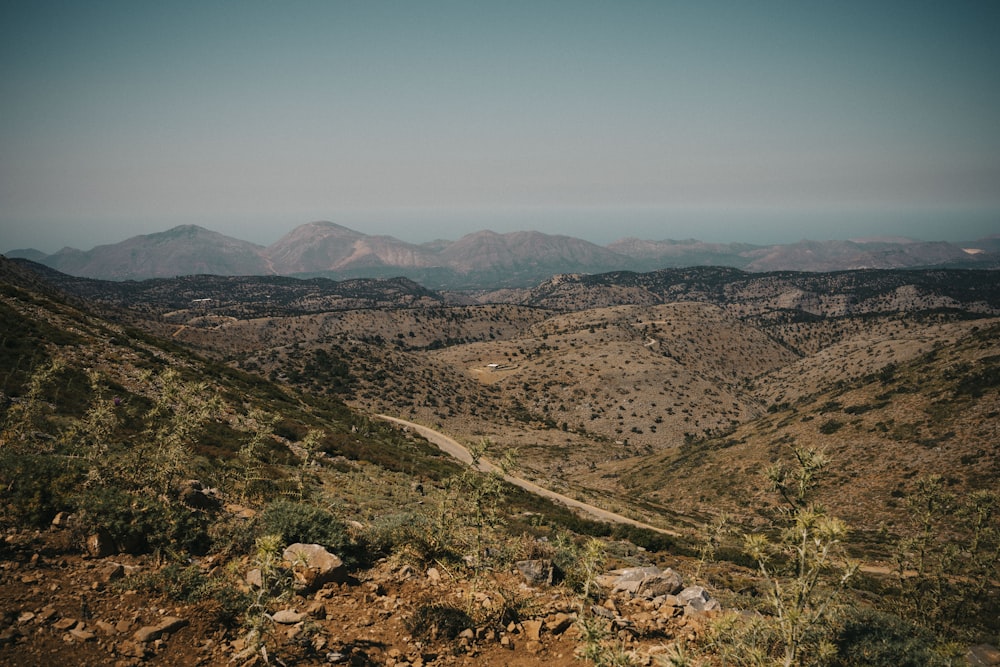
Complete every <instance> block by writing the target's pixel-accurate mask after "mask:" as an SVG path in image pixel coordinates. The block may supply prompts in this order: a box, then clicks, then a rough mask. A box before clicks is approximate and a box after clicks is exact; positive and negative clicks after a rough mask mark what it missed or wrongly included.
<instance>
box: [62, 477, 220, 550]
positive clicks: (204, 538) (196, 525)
mask: <svg viewBox="0 0 1000 667" xmlns="http://www.w3.org/2000/svg"><path fill="white" fill-rule="evenodd" d="M79 506H80V510H81V517H80V518H81V520H82V522H83V526H84V528H85V529H87V530H89V531H98V530H106V531H107V532H108V534H109V535H110V536H111V539H112V540H113V541H114V543H115V545H116V546H117V547H118V549H119V550H120V551H124V552H126V553H148V552H151V551H158V552H162V551H175V552H188V553H192V554H203V553H206V552H207V550H208V546H209V544H210V539H209V537H208V525H209V517H208V515H207V514H206V513H205V512H202V511H199V510H193V509H191V508H189V507H187V506H186V505H182V504H181V503H179V502H171V501H167V500H163V499H162V498H161V497H158V496H154V495H152V494H150V493H148V492H142V491H139V492H135V493H131V492H128V491H123V490H121V489H116V488H114V487H100V488H96V489H90V490H88V491H86V492H85V493H84V494H83V495H82V496H81V497H80V505H79Z"/></svg>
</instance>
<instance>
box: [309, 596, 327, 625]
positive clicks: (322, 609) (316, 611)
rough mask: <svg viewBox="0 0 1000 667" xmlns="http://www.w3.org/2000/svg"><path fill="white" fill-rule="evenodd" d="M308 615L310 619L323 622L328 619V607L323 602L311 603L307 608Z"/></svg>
mask: <svg viewBox="0 0 1000 667" xmlns="http://www.w3.org/2000/svg"><path fill="white" fill-rule="evenodd" d="M306 615H308V616H309V618H314V619H316V620H317V621H322V620H323V619H325V618H326V605H324V604H323V603H322V602H316V601H314V602H311V603H310V604H309V606H308V607H306Z"/></svg>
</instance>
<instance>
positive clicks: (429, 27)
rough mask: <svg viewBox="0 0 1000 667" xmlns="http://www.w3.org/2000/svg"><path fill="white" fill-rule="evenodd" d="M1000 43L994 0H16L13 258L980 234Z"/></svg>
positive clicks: (0, 164) (4, 126) (1, 163)
mask: <svg viewBox="0 0 1000 667" xmlns="http://www.w3.org/2000/svg"><path fill="white" fill-rule="evenodd" d="M998 35H1000V3H998V2H996V0H987V1H984V2H961V1H954V2H943V1H935V2H924V1H922V0H904V1H899V2H879V1H878V0H866V1H861V2H853V1H850V0H846V1H839V2H830V1H829V0H823V1H815V2H813V1H810V0H788V1H784V2H777V1H775V2H769V1H752V0H737V1H733V2H711V1H702V0H699V1H697V2H696V1H694V0H692V1H687V0H685V1H683V2H680V1H678V2H671V1H669V0H659V1H648V2H639V1H635V2H629V1H622V0H618V1H614V2H612V1H610V0H603V1H600V2H588V1H587V0H572V1H570V0H567V1H565V2H547V1H545V0H529V1H524V2H521V1H519V0H496V1H494V2H477V1H475V0H458V1H455V2H438V1H433V0H430V1H420V0H401V1H399V2H380V1H378V0H358V1H357V2H346V1H337V0H324V1H316V2H296V1H294V0H290V1H283V2H277V1H274V0H262V1H255V0H238V1H237V0H233V1H231V2H213V1H211V0H199V1H196V2H181V1H177V0H170V1H167V2H162V1H161V2H154V1H151V0H150V1H145V0H123V1H122V2H103V1H101V0H90V1H86V2H83V1H79V0H72V1H66V2H51V1H49V0H25V1H24V2H12V1H10V0H0V250H9V249H13V248H22V247H35V248H38V249H40V250H43V251H45V252H54V251H55V250H57V249H59V248H60V247H62V246H64V245H69V246H73V247H77V248H81V249H88V248H91V247H93V246H94V245H98V244H104V243H113V242H117V241H121V240H124V239H125V238H127V237H130V236H134V235H136V234H146V233H152V232H156V231H163V230H165V229H168V228H170V227H173V226H175V225H178V224H188V223H194V224H199V225H202V226H204V227H208V228H209V229H213V230H216V231H219V232H222V233H224V234H229V235H232V236H236V237H239V238H243V239H246V240H250V241H254V242H257V243H261V244H269V243H272V242H274V241H275V240H277V239H278V238H279V237H280V236H282V235H283V234H285V233H286V232H288V231H290V230H291V229H292V228H293V227H295V226H296V225H299V224H301V223H304V222H309V221H312V220H321V219H322V220H332V221H334V222H337V223H340V224H343V225H346V226H348V227H351V228H353V229H357V230H358V231H362V232H365V233H369V234H392V235H395V236H398V237H399V238H402V239H404V240H407V241H427V240H431V239H434V238H457V237H459V236H461V235H462V234H464V233H468V232H471V231H476V230H479V229H484V228H490V229H493V230H495V231H498V232H503V231H512V230H516V229H538V230H539V231H544V232H548V233H564V234H571V235H574V236H579V237H582V238H586V239H589V240H592V241H596V242H600V243H606V242H609V241H612V240H615V239H617V238H621V237H624V236H639V237H642V238H649V239H665V238H688V237H695V238H700V239H703V240H713V241H751V242H754V241H756V242H791V241H796V240H799V239H802V238H811V239H834V238H851V237H856V236H873V235H909V236H912V237H916V238H922V239H926V240H942V239H943V240H966V239H974V238H978V237H981V236H985V235H987V234H993V233H998V232H1000V38H998Z"/></svg>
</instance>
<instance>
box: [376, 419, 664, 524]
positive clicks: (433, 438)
mask: <svg viewBox="0 0 1000 667" xmlns="http://www.w3.org/2000/svg"><path fill="white" fill-rule="evenodd" d="M376 417H378V418H379V419H384V420H386V421H390V422H393V423H394V424H400V425H401V426H406V427H407V428H410V429H413V430H414V431H416V432H417V433H419V434H420V435H422V436H423V437H425V438H427V440H428V441H429V442H431V443H433V444H435V445H436V446H437V447H438V449H440V450H441V451H443V452H444V453H446V454H448V455H449V456H452V457H454V458H456V459H458V460H459V461H462V462H463V463H465V464H467V465H471V464H472V454H470V453H469V450H468V449H466V448H465V446H463V445H462V444H461V443H460V442H458V441H457V440H455V439H454V438H450V437H448V436H447V435H445V434H444V433H441V432H440V431H435V430H434V429H432V428H428V427H426V426H422V425H420V424H417V423H415V422H411V421H407V420H405V419H399V418H398V417H390V416H388V415H376ZM479 469H480V470H481V471H483V472H497V473H501V471H500V469H499V468H498V467H497V466H495V465H493V464H492V463H490V462H489V461H486V460H485V459H481V460H480V461H479ZM501 474H502V473H501ZM503 478H504V479H505V480H506V481H508V482H510V483H511V484H514V485H515V486H519V487H521V488H522V489H524V490H525V491H530V492H531V493H534V494H535V495H538V496H542V497H543V498H549V499H550V500H555V501H556V502H559V503H562V504H563V505H566V506H567V507H572V508H573V509H576V510H580V511H581V512H583V513H585V514H588V515H590V516H591V517H593V518H595V519H598V520H600V521H607V522H610V523H624V524H629V525H631V526H637V527H639V528H645V529H647V530H654V531H656V532H658V533H663V534H664V535H672V536H673V537H680V533H676V532H674V531H672V530H666V529H664V528H657V527H656V526H651V525H649V524H648V523H643V522H641V521H636V520H635V519H630V518H628V517H627V516H622V515H621V514H615V513H614V512H609V511H608V510H604V509H601V508H600V507H595V506H594V505H590V504H588V503H584V502H581V501H579V500H576V499H575V498H570V497H569V496H564V495H563V494H561V493H556V492H555V491H552V490H550V489H546V488H545V487H543V486H539V485H538V484H535V483H534V482H529V481H528V480H526V479H521V478H520V477H514V476H513V475H503Z"/></svg>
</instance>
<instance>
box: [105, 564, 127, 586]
mask: <svg viewBox="0 0 1000 667" xmlns="http://www.w3.org/2000/svg"><path fill="white" fill-rule="evenodd" d="M124 577H125V566H124V565H122V564H121V563H112V564H111V565H109V566H108V567H106V568H104V569H103V570H101V578H100V581H102V582H104V583H105V584H109V583H111V582H112V581H118V580H119V579H122V578H124Z"/></svg>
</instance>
